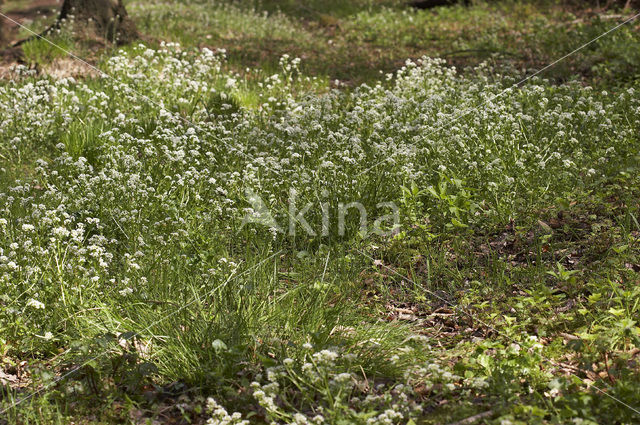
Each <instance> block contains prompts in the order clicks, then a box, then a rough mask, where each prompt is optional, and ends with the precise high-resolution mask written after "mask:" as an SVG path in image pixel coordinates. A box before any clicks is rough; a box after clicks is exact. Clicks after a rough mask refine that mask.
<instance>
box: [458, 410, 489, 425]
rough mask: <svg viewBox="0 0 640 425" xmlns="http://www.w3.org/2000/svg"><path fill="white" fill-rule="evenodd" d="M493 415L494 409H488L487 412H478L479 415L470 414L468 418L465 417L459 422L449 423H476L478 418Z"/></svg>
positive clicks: (464, 424)
mask: <svg viewBox="0 0 640 425" xmlns="http://www.w3.org/2000/svg"><path fill="white" fill-rule="evenodd" d="M491 415H493V410H487V411H486V412H482V413H478V414H477V415H473V416H469V417H468V418H465V419H463V420H461V421H458V422H453V423H450V424H449V425H468V424H472V423H474V422H475V421H477V420H478V419H484V418H486V417H489V416H491Z"/></svg>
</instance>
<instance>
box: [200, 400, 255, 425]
mask: <svg viewBox="0 0 640 425" xmlns="http://www.w3.org/2000/svg"><path fill="white" fill-rule="evenodd" d="M207 411H208V412H209V414H210V415H211V417H210V418H209V419H208V420H207V425H249V421H248V420H246V419H242V414H240V413H238V412H234V413H232V414H231V415H230V414H229V413H228V412H227V410H226V409H225V408H224V407H222V406H220V405H219V404H218V402H217V401H216V400H215V399H214V398H211V397H209V398H208V399H207Z"/></svg>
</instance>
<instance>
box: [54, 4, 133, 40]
mask: <svg viewBox="0 0 640 425" xmlns="http://www.w3.org/2000/svg"><path fill="white" fill-rule="evenodd" d="M71 17H73V21H74V23H75V24H76V25H77V26H78V24H79V26H78V27H77V28H79V29H80V30H88V31H92V32H93V34H94V35H95V36H98V37H104V38H106V39H107V40H108V41H112V42H116V43H118V44H122V43H128V42H130V41H132V40H134V39H136V38H137V37H138V31H137V30H136V26H135V24H134V23H133V21H132V20H131V19H129V17H128V16H127V11H126V10H125V8H124V5H123V4H122V0H64V3H62V9H61V10H60V16H59V18H58V23H60V22H61V21H63V20H71ZM58 25H59V24H58Z"/></svg>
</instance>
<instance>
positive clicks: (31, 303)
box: [27, 298, 44, 310]
mask: <svg viewBox="0 0 640 425" xmlns="http://www.w3.org/2000/svg"><path fill="white" fill-rule="evenodd" d="M27 307H33V308H35V309H36V310H41V309H44V303H41V302H40V301H38V300H35V299H33V298H31V299H30V300H29V301H27Z"/></svg>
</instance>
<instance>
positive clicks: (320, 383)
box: [251, 344, 422, 425]
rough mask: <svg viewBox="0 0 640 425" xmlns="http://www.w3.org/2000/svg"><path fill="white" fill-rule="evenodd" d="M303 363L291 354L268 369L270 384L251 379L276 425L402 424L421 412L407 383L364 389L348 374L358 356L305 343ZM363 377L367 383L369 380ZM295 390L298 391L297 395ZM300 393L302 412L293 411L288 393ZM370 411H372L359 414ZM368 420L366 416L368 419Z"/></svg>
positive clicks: (253, 388) (257, 394) (260, 399)
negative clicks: (291, 424)
mask: <svg viewBox="0 0 640 425" xmlns="http://www.w3.org/2000/svg"><path fill="white" fill-rule="evenodd" d="M304 348H305V350H306V354H305V355H304V356H303V359H302V360H301V361H299V362H298V361H295V360H293V359H290V358H287V359H285V360H283V361H282V365H280V366H275V367H270V368H267V370H266V380H265V381H266V382H264V383H260V382H257V381H256V382H253V383H252V384H251V388H252V390H253V392H252V394H253V396H254V398H255V399H256V400H257V402H258V403H259V404H260V406H262V408H263V409H265V411H266V412H267V415H268V416H269V418H270V420H271V421H272V423H282V422H284V423H295V424H300V425H302V424H323V423H335V422H336V421H338V422H339V421H341V420H343V421H348V422H349V423H361V424H400V423H406V421H407V420H409V419H411V418H415V417H416V416H417V415H419V414H420V413H421V412H422V407H421V406H420V404H419V403H418V402H416V397H415V394H414V393H413V389H412V387H411V386H409V385H402V384H398V385H394V386H392V387H389V388H386V387H385V386H384V385H383V384H381V385H378V386H377V387H376V388H375V389H373V390H370V389H365V388H366V387H367V385H368V381H366V378H364V377H362V376H360V377H358V375H357V373H354V372H348V371H345V370H348V369H350V368H353V369H354V370H361V369H359V367H355V366H354V365H355V364H356V363H354V362H355V361H356V358H354V356H353V355H350V354H343V353H341V352H340V351H338V350H336V349H324V350H320V351H317V352H314V351H313V347H312V346H311V345H310V344H305V347H304ZM365 381H366V382H367V383H366V384H365ZM292 391H293V392H292ZM293 394H295V395H293ZM292 396H293V397H296V398H298V397H302V398H303V399H304V400H305V401H304V402H303V404H304V405H303V406H302V407H301V410H300V411H293V412H292V411H290V410H289V409H290V406H291V403H290V402H289V401H288V400H287V398H288V397H292ZM366 412H371V414H361V413H366ZM365 418H366V419H365Z"/></svg>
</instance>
